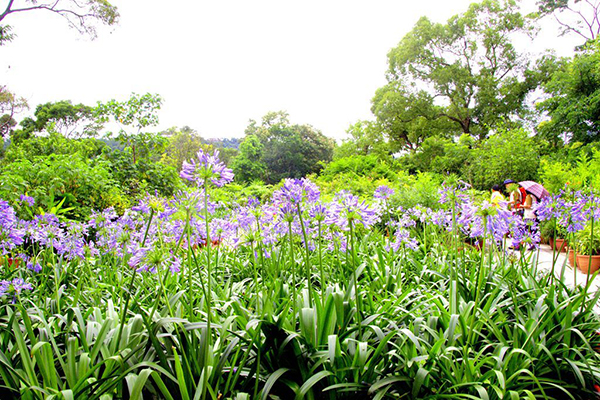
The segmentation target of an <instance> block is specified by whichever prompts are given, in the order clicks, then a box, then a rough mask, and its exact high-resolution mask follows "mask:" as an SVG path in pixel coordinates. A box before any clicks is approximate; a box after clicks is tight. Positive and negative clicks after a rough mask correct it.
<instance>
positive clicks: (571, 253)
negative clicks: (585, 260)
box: [569, 249, 577, 267]
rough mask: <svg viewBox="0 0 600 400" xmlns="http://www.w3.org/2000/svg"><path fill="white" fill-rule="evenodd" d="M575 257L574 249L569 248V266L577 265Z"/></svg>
mask: <svg viewBox="0 0 600 400" xmlns="http://www.w3.org/2000/svg"><path fill="white" fill-rule="evenodd" d="M576 264H577V257H575V251H574V250H573V249H569V265H570V266H571V267H577V265H576Z"/></svg>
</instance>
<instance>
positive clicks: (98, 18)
mask: <svg viewBox="0 0 600 400" xmlns="http://www.w3.org/2000/svg"><path fill="white" fill-rule="evenodd" d="M2 3H4V6H1V4H2ZM27 11H40V12H42V11H44V12H50V13H53V14H55V15H58V16H60V17H62V18H63V19H64V20H65V21H67V23H68V24H69V26H70V27H72V28H74V29H76V30H77V31H78V32H79V33H81V34H86V35H89V36H90V37H91V38H92V39H93V38H95V37H96V24H97V23H101V24H105V25H114V24H116V23H117V22H118V21H119V12H118V11H117V7H115V6H113V5H112V4H111V3H110V2H109V1H108V0H50V1H40V0H4V1H2V2H0V45H2V44H4V43H6V42H9V41H11V40H12V39H13V38H14V34H13V33H12V28H11V27H10V25H5V24H4V20H5V19H7V17H8V16H10V15H13V14H17V13H19V14H20V13H23V12H27Z"/></svg>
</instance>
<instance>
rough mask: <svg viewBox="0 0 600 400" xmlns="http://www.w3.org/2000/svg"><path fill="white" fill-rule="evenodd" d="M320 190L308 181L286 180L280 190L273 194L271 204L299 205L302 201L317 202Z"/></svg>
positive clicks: (305, 179) (304, 179)
mask: <svg viewBox="0 0 600 400" xmlns="http://www.w3.org/2000/svg"><path fill="white" fill-rule="evenodd" d="M320 196H321V190H320V189H319V187H318V186H317V185H315V184H314V183H313V182H311V180H310V179H307V178H302V179H286V180H285V181H284V182H283V186H282V187H281V189H279V190H276V191H275V192H274V193H273V202H275V203H284V202H289V203H292V204H294V205H295V204H300V203H301V202H302V201H303V200H306V201H307V202H308V203H314V202H315V201H317V200H319V197H320Z"/></svg>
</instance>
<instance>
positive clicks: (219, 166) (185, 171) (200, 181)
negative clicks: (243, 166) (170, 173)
mask: <svg viewBox="0 0 600 400" xmlns="http://www.w3.org/2000/svg"><path fill="white" fill-rule="evenodd" d="M196 157H197V159H191V160H190V162H186V161H184V162H183V165H182V167H181V172H180V173H179V176H181V178H183V179H186V180H188V181H192V182H196V184H197V185H198V186H204V184H205V182H206V181H208V180H210V181H211V182H212V183H213V184H214V185H215V186H218V187H223V186H225V185H226V184H228V183H229V182H231V181H233V171H232V170H231V169H229V168H227V166H226V165H225V164H224V163H222V162H221V161H220V160H219V151H218V150H215V151H214V153H213V154H212V155H210V154H208V153H205V152H204V150H202V149H200V150H198V153H197V154H196Z"/></svg>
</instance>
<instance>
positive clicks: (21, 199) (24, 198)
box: [19, 194, 35, 207]
mask: <svg viewBox="0 0 600 400" xmlns="http://www.w3.org/2000/svg"><path fill="white" fill-rule="evenodd" d="M19 202H20V203H21V204H23V203H25V204H27V205H28V206H29V207H33V205H34V204H35V199H34V198H33V197H30V196H27V195H26V194H22V195H21V196H20V197H19Z"/></svg>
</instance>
